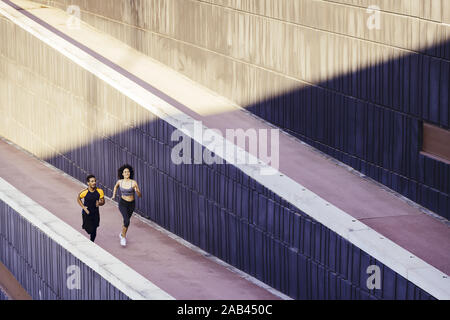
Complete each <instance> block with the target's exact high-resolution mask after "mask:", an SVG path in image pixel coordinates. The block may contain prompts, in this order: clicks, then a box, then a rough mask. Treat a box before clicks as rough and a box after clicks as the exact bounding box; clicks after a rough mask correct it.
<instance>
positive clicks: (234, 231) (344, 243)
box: [0, 18, 433, 299]
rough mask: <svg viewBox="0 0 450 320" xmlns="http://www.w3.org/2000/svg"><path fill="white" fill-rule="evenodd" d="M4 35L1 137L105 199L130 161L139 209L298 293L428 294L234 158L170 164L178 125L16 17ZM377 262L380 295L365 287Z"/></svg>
mask: <svg viewBox="0 0 450 320" xmlns="http://www.w3.org/2000/svg"><path fill="white" fill-rule="evenodd" d="M0 33H1V37H2V39H5V41H3V42H2V43H1V44H0V90H1V93H0V106H1V108H2V115H3V116H2V117H1V118H0V135H2V136H4V137H6V138H7V139H9V140H11V141H13V142H14V143H16V144H19V145H20V146H21V147H23V148H25V149H27V150H29V151H31V152H32V153H34V154H35V155H37V156H39V157H40V158H42V159H45V160H46V161H48V162H49V163H51V164H53V165H54V166H56V167H58V168H60V169H62V170H63V171H65V172H67V173H69V174H70V175H72V176H74V177H76V178H77V179H79V180H80V181H83V179H84V178H85V176H86V174H87V173H88V172H95V173H96V176H97V177H98V181H99V182H100V187H102V188H103V189H104V190H105V191H106V194H107V195H108V196H111V193H112V190H111V189H112V187H113V185H114V182H115V174H116V170H117V168H118V167H119V165H121V164H123V163H124V162H128V163H130V164H132V165H133V167H134V168H135V169H136V173H137V176H136V179H137V180H138V181H140V183H141V184H142V185H145V186H146V188H145V189H144V190H145V191H144V194H143V198H144V200H143V201H139V202H138V207H137V211H138V212H139V213H140V214H142V215H143V216H145V217H147V218H150V219H152V220H153V221H155V222H157V223H158V224H159V225H161V226H162V227H164V228H166V229H167V230H170V231H171V232H173V233H175V234H177V235H179V236H181V237H182V238H184V239H186V240H188V241H189V242H191V243H193V244H195V245H197V246H199V247H200V248H202V249H204V250H205V251H207V252H209V253H211V254H213V255H215V256H217V257H219V258H220V259H222V260H224V261H226V262H228V263H230V264H232V265H233V266H235V267H237V268H239V269H241V270H243V271H245V272H247V273H248V274H250V275H252V276H255V277H256V278H258V279H259V280H261V281H263V282H265V283H267V284H269V285H270V286H272V287H274V288H276V289H278V290H280V291H282V292H284V293H286V294H288V295H289V296H291V297H293V298H298V299H432V298H433V297H432V296H431V295H430V294H428V293H426V292H425V291H424V290H422V289H421V288H419V287H418V286H416V285H414V284H413V283H412V282H410V281H408V280H407V279H406V278H404V277H403V276H401V275H399V274H398V273H397V272H395V271H393V270H392V269H390V268H389V267H387V266H385V265H384V264H383V263H382V262H380V261H377V260H376V259H375V258H373V257H371V256H370V255H369V254H367V253H366V252H364V251H362V250H360V249H359V248H358V247H356V246H355V245H354V244H352V243H351V242H349V241H348V240H346V239H345V238H343V237H341V236H339V235H338V234H336V233H335V232H334V231H332V230H330V229H329V228H327V227H325V226H323V225H322V224H320V223H318V222H317V221H315V220H314V219H311V217H309V216H308V215H306V214H305V213H303V212H302V211H300V210H299V209H298V208H296V207H295V206H293V205H292V204H290V203H289V202H287V201H286V200H284V199H282V198H281V197H280V196H278V195H277V194H276V193H274V192H272V191H271V190H269V189H267V188H266V187H264V186H263V185H261V184H260V183H258V182H257V181H255V180H254V179H253V178H251V177H249V176H248V175H246V174H245V173H244V172H242V171H240V170H239V169H237V168H236V167H234V166H233V165H230V164H225V165H206V164H203V165H196V166H194V165H180V166H175V165H174V164H173V162H172V161H170V155H171V150H172V148H173V147H174V145H175V142H173V141H171V134H172V133H173V132H174V131H175V130H176V128H175V127H173V126H172V125H170V124H168V123H167V122H165V121H163V120H161V119H159V118H157V117H155V116H154V115H152V114H150V112H148V111H147V110H145V109H144V108H142V107H140V106H139V105H137V104H135V103H134V102H132V101H131V99H129V98H128V97H126V96H125V95H124V94H122V93H120V92H119V91H117V90H116V89H114V88H112V87H111V86H109V85H107V84H106V83H105V82H103V80H101V79H100V78H97V77H95V76H93V74H91V73H89V72H88V71H86V70H84V69H82V68H81V67H80V66H78V65H77V64H76V63H74V62H73V61H71V60H70V59H68V58H66V57H65V56H63V55H62V54H60V53H58V52H57V51H56V50H54V49H52V48H50V47H48V46H46V45H45V44H43V43H42V42H41V41H39V40H38V39H36V38H34V37H33V36H31V35H30V34H28V33H27V32H26V31H24V30H22V29H21V28H19V27H17V26H16V25H14V24H13V23H12V22H10V21H7V20H5V19H3V18H0ZM30 52H33V54H27V53H30ZM87 113H89V116H87ZM142 119H145V121H144V122H142ZM202 148H204V147H203V146H202ZM299 230H301V232H299ZM373 264H375V265H378V266H379V267H380V268H381V270H382V274H383V277H382V281H383V283H382V290H369V289H368V288H367V286H366V280H367V277H368V275H367V272H366V270H367V267H368V266H369V265H373Z"/></svg>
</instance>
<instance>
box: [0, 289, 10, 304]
mask: <svg viewBox="0 0 450 320" xmlns="http://www.w3.org/2000/svg"><path fill="white" fill-rule="evenodd" d="M1 300H9V298H8V296H7V295H6V293H4V292H3V291H2V289H1V288H0V301H1Z"/></svg>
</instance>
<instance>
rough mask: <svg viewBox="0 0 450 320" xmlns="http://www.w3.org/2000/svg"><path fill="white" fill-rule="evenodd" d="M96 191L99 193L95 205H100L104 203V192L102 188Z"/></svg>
mask: <svg viewBox="0 0 450 320" xmlns="http://www.w3.org/2000/svg"><path fill="white" fill-rule="evenodd" d="M97 191H98V193H99V194H100V199H99V200H97V201H96V204H97V207H101V206H104V205H105V193H104V192H103V190H102V189H97Z"/></svg>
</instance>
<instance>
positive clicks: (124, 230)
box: [122, 227, 128, 238]
mask: <svg viewBox="0 0 450 320" xmlns="http://www.w3.org/2000/svg"><path fill="white" fill-rule="evenodd" d="M127 231H128V228H127V227H122V237H124V238H125V237H126V236H127Z"/></svg>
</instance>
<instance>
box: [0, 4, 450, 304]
mask: <svg viewBox="0 0 450 320" xmlns="http://www.w3.org/2000/svg"><path fill="white" fill-rule="evenodd" d="M0 14H2V15H4V16H5V17H7V18H8V19H10V20H11V21H12V22H13V23H15V24H17V25H18V26H20V27H21V28H23V29H24V30H26V31H27V32H29V33H31V34H32V35H34V36H35V37H36V38H38V39H40V40H41V41H43V42H44V43H46V44H47V45H48V46H50V47H52V48H54V49H55V50H57V51H58V52H60V53H61V54H63V55H64V56H66V57H67V58H69V59H71V60H72V61H73V62H75V63H77V64H78V65H80V66H81V67H82V68H84V69H86V70H87V71H89V72H91V73H92V74H94V75H95V76H97V77H98V78H100V79H102V80H103V81H105V82H106V83H108V84H109V85H111V86H112V87H114V88H115V89H117V90H118V91H119V92H121V93H123V94H124V95H126V96H127V97H129V98H130V99H132V100H133V101H135V102H136V103H137V104H139V105H141V106H142V107H144V108H146V109H147V110H149V111H150V112H151V113H153V114H155V115H156V116H158V117H159V118H161V119H162V120H164V121H166V122H168V123H169V124H170V125H172V126H174V127H175V128H178V129H180V130H182V131H183V132H184V133H185V134H186V135H187V136H189V137H190V138H191V139H194V140H195V141H197V142H199V141H198V140H197V139H196V137H195V135H194V121H195V119H193V118H191V117H189V116H187V115H186V114H184V113H182V112H181V111H180V110H178V109H176V108H175V107H173V106H172V105H170V104H169V103H167V102H165V101H164V100H162V99H160V98H158V97H157V96H155V95H153V94H152V93H150V92H148V91H147V90H145V89H144V88H142V87H140V86H137V85H136V84H135V83H134V82H133V81H131V80H129V79H128V78H126V77H125V76H123V75H121V74H120V73H119V72H117V71H115V70H113V69H111V68H110V67H108V66H106V65H104V64H102V63H99V61H98V60H97V59H95V58H93V57H92V56H90V55H88V54H87V53H85V52H84V51H82V50H81V49H79V48H78V47H76V46H74V45H72V44H71V43H69V42H67V41H66V40H64V39H62V38H61V37H59V36H57V35H55V34H54V33H53V32H51V31H49V30H47V29H46V28H44V27H42V26H41V25H39V24H38V23H36V22H34V21H33V20H31V19H29V18H28V17H26V16H24V15H23V14H21V13H20V12H17V11H16V10H15V9H13V8H11V7H10V6H8V5H6V4H5V3H3V2H0ZM82 27H83V24H82ZM203 129H204V130H207V127H205V126H203ZM214 141H215V142H216V143H218V144H219V145H226V148H225V152H228V153H226V154H221V152H220V150H212V151H214V152H216V154H217V155H218V156H219V157H221V158H223V159H225V160H226V161H227V162H230V163H233V161H235V159H236V158H235V157H234V154H237V155H238V157H237V158H238V159H240V160H241V162H242V163H244V162H245V160H246V158H245V157H246V156H247V157H249V158H248V159H250V158H251V159H254V157H253V156H252V155H250V154H248V153H247V152H246V151H244V150H242V149H240V148H239V147H237V146H235V145H233V144H231V143H230V142H229V141H227V140H225V139H223V137H222V136H220V135H216V136H215V137H214ZM210 142H212V141H203V144H204V145H208V144H209V143H210ZM233 150H238V152H237V153H236V152H234V154H233V152H229V151H233ZM240 157H242V158H240ZM258 162H259V164H258V165H247V164H236V165H235V166H236V167H237V168H239V169H240V170H241V171H243V172H244V173H245V174H247V175H248V176H250V177H251V178H253V179H255V180H256V181H258V182H259V183H260V184H262V185H263V186H265V187H266V188H268V189H270V190H272V191H273V192H275V193H277V194H278V195H279V196H281V197H282V198H284V199H285V200H287V201H288V202H290V203H291V204H293V205H294V206H295V207H297V208H298V209H300V210H301V211H303V212H305V213H306V214H308V215H309V216H310V217H311V218H313V219H315V220H316V221H318V222H319V223H321V224H323V225H324V226H326V227H327V228H329V229H331V230H332V231H334V232H336V233H337V234H339V235H340V236H342V237H343V238H345V239H347V240H348V241H350V242H351V243H353V244H354V245H355V246H357V247H358V248H360V249H362V250H364V251H365V252H366V253H367V254H369V255H371V256H372V257H374V258H375V259H376V260H378V261H380V262H382V263H383V264H385V265H386V266H387V267H389V268H391V269H392V270H394V271H395V272H397V273H398V274H400V275H401V276H403V277H404V278H406V279H407V280H409V281H411V282H412V283H414V284H415V285H417V286H418V287H420V288H422V289H423V290H425V291H426V292H428V293H429V294H431V295H432V296H434V297H435V298H437V299H446V300H450V278H449V277H448V276H447V275H446V274H444V273H443V272H442V271H440V270H438V269H436V268H435V267H433V266H431V265H430V264H428V263H426V262H425V261H423V260H421V259H419V258H417V257H413V258H411V257H412V256H413V255H412V254H411V253H410V252H409V251H407V250H405V249H403V248H402V247H400V246H398V245H397V244H396V243H394V242H392V241H391V240H389V239H386V238H385V237H384V236H382V235H381V234H379V233H377V232H376V231H374V230H373V229H371V228H370V227H368V226H367V225H365V224H363V223H362V222H360V221H358V220H357V219H355V218H353V217H352V216H350V215H349V214H347V213H346V212H344V211H342V210H340V209H339V208H337V207H335V206H333V205H332V204H329V203H328V202H327V201H325V200H324V199H322V198H320V197H319V196H318V195H316V194H314V193H313V192H311V191H310V190H308V189H306V188H305V187H303V186H302V185H300V184H299V183H297V182H296V181H294V180H292V179H291V178H289V177H287V176H285V175H283V174H281V173H279V172H278V174H276V175H273V176H264V175H261V174H260V172H261V170H264V169H268V168H269V166H267V165H265V164H263V163H262V162H261V161H259V160H258ZM238 163H239V162H238ZM271 169H273V168H271ZM273 170H274V169H273Z"/></svg>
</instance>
